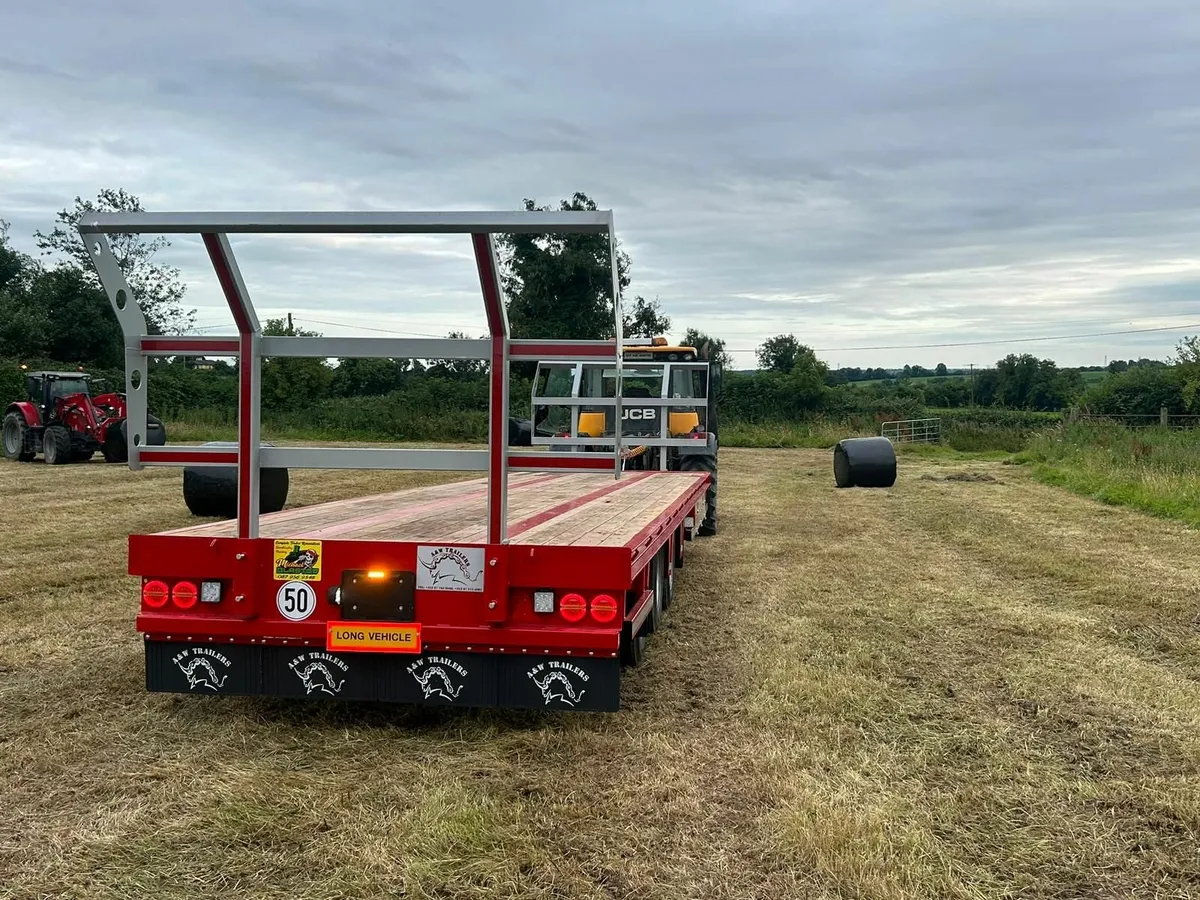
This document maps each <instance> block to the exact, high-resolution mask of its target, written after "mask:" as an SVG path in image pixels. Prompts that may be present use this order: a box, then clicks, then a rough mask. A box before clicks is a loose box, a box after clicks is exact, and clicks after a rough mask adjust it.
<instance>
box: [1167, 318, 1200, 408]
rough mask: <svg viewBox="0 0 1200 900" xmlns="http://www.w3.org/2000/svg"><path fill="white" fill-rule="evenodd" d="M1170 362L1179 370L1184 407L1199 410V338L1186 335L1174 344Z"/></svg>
mask: <svg viewBox="0 0 1200 900" xmlns="http://www.w3.org/2000/svg"><path fill="white" fill-rule="evenodd" d="M1171 362H1172V363H1173V364H1174V365H1175V366H1177V367H1178V369H1179V375H1180V380H1181V383H1182V388H1181V391H1182V399H1183V404H1184V406H1186V407H1187V409H1188V410H1195V409H1197V408H1200V336H1197V335H1187V336H1185V337H1184V338H1183V340H1181V341H1180V342H1179V343H1178V344H1176V345H1175V355H1174V356H1173V357H1172V358H1171Z"/></svg>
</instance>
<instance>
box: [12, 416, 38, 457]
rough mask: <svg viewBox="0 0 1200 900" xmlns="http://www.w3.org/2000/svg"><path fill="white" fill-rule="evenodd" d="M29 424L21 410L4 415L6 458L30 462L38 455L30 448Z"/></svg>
mask: <svg viewBox="0 0 1200 900" xmlns="http://www.w3.org/2000/svg"><path fill="white" fill-rule="evenodd" d="M29 443H30V442H29V426H28V425H26V424H25V417H24V416H23V415H21V414H20V413H19V412H10V413H9V414H8V415H7V416H5V417H4V458H5V459H15V460H17V461H19V462H29V461H30V460H31V459H33V457H34V456H35V455H36V454H35V453H34V452H33V451H32V450H30V449H29Z"/></svg>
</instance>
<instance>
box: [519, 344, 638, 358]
mask: <svg viewBox="0 0 1200 900" xmlns="http://www.w3.org/2000/svg"><path fill="white" fill-rule="evenodd" d="M616 353H617V345H616V344H615V343H613V344H608V345H606V346H598V347H597V346H591V347H580V346H578V345H572V344H569V343H567V344H560V343H555V342H554V341H539V342H537V343H525V342H523V341H512V342H510V343H509V355H510V356H538V357H556V358H559V359H562V358H567V359H571V358H573V357H580V358H583V359H595V358H615V357H616Z"/></svg>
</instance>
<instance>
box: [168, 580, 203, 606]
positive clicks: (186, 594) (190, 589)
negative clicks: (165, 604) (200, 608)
mask: <svg viewBox="0 0 1200 900" xmlns="http://www.w3.org/2000/svg"><path fill="white" fill-rule="evenodd" d="M199 596H200V590H199V588H197V587H196V585H194V584H192V582H190V581H181V582H179V583H178V584H176V585H175V587H173V588H172V589H171V600H172V601H174V603H175V605H176V606H178V607H179V608H180V609H191V608H192V607H193V606H195V605H196V600H197V599H198V598H199Z"/></svg>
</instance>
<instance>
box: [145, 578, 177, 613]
mask: <svg viewBox="0 0 1200 900" xmlns="http://www.w3.org/2000/svg"><path fill="white" fill-rule="evenodd" d="M170 596H171V591H170V589H169V588H168V587H167V583H166V582H165V581H147V582H146V583H145V584H144V585H142V602H143V603H145V604H146V605H147V606H148V607H150V608H151V609H162V607H164V606H166V605H167V600H168V599H170Z"/></svg>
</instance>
